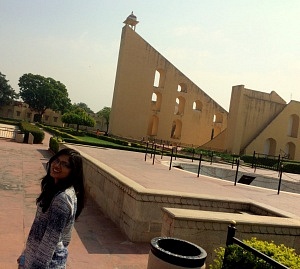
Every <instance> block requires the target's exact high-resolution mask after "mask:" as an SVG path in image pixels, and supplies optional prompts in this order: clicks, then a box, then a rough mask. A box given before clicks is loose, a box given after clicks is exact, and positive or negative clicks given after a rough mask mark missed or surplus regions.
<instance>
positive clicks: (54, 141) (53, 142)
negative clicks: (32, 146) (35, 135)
mask: <svg viewBox="0 0 300 269" xmlns="http://www.w3.org/2000/svg"><path fill="white" fill-rule="evenodd" d="M59 142H60V139H59V138H58V137H51V138H50V141H49V148H50V149H51V150H52V151H53V152H54V153H57V152H58V151H59Z"/></svg>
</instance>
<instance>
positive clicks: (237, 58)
mask: <svg viewBox="0 0 300 269" xmlns="http://www.w3.org/2000/svg"><path fill="white" fill-rule="evenodd" d="M132 11H133V13H134V15H136V16H137V20H138V21H139V24H137V26H136V32H137V33H138V34H139V35H140V36H141V37H142V38H143V39H145V40H146V41H147V42H148V43H149V44H150V45H151V46H152V47H154V48H155V49H156V50H157V51H158V52H159V53H160V54H162V55H163V56H164V57H165V58H166V59H167V60H168V61H170V62H171V63H172V64H173V65H174V66H175V67H176V68H177V69H179V70H180V71H181V72H182V73H183V74H184V75H185V76H187V77H188V78H189V79H190V80H191V81H193V82H194V83H195V84H196V85H197V86H198V87H200V88H201V89H202V90H203V91H204V92H206V93H207V94H208V95H209V96H210V97H211V98H213V99H214V100H215V101H216V102H217V103H218V104H219V105H221V106H222V107H223V108H224V109H226V110H227V111H229V104H230V97H231V89H232V86H234V85H245V88H247V89H252V90H256V91H262V92H267V93H270V92H271V91H275V92H277V93H278V94H279V95H280V96H281V97H282V98H283V99H284V100H285V101H286V102H287V103H288V102H289V101H290V100H296V101H300V91H299V89H298V87H299V86H298V84H299V82H300V19H299V18H300V1H299V0H226V1H224V0H184V1H183V0H151V1H150V0H149V1H148V0H114V1H113V0H85V1H83V0H81V1H80V0H48V1H45V0H26V1H25V0H0V72H1V73H2V74H4V75H6V79H7V80H9V84H10V85H11V86H12V87H13V89H14V90H15V91H16V92H19V87H18V82H19V78H20V77H21V76H22V75H23V74H27V73H32V74H38V75H42V76H44V77H51V78H53V79H55V80H57V81H60V82H61V83H63V84H64V85H66V88H67V90H68V93H69V97H70V99H71V102H72V103H80V102H82V103H85V104H87V105H88V107H90V108H91V109H92V110H93V111H94V112H98V111H99V110H101V109H102V108H103V107H105V106H109V107H110V106H111V103H112V97H113V90H114V83H115V75H116V68H117V61H118V53H119V45H120V37H121V31H122V27H123V26H124V24H123V21H124V20H125V19H126V18H127V16H128V15H130V14H131V12H132Z"/></svg>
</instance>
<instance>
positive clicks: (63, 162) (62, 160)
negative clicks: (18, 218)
mask: <svg viewBox="0 0 300 269" xmlns="http://www.w3.org/2000/svg"><path fill="white" fill-rule="evenodd" d="M70 173H71V166H70V161H69V156H68V155H61V156H59V157H58V158H57V159H55V160H54V161H53V162H52V163H51V166H50V176H51V177H53V178H54V182H55V183H57V182H58V181H59V180H61V179H65V178H67V177H68V176H69V174H70Z"/></svg>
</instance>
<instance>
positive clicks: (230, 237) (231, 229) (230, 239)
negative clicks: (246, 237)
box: [222, 222, 289, 269]
mask: <svg viewBox="0 0 300 269" xmlns="http://www.w3.org/2000/svg"><path fill="white" fill-rule="evenodd" d="M235 231H236V227H235V222H233V223H232V224H231V225H229V226H228V232H227V240H226V248H225V254H224V259H223V265H222V269H226V268H229V264H228V261H227V255H228V254H229V253H228V246H230V245H233V244H236V245H238V246H240V247H241V248H243V249H244V250H246V251H248V252H251V253H252V254H253V255H254V256H255V257H256V258H259V259H262V260H264V261H265V262H267V263H268V264H270V265H271V266H272V267H273V268H274V269H289V267H286V266H285V265H283V264H281V263H279V262H277V261H275V260H274V259H272V258H271V257H269V256H267V255H266V254H264V253H262V252H260V251H258V250H257V249H255V248H253V247H250V246H249V245H247V244H245V243H244V242H243V241H241V240H240V239H238V238H236V237H235Z"/></svg>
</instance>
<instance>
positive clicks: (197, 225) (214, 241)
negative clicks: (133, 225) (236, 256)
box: [162, 208, 300, 264]
mask: <svg viewBox="0 0 300 269" xmlns="http://www.w3.org/2000/svg"><path fill="white" fill-rule="evenodd" d="M163 212H164V215H163V226H162V236H170V237H177V238H181V239H184V240H187V241H190V242H192V243H194V244H197V245H199V246H201V247H202V248H204V249H205V250H206V252H207V263H208V264H210V263H211V262H212V261H213V259H214V258H215V253H214V250H215V249H216V248H218V247H220V246H224V247H225V243H226V237H227V230H228V225H229V223H230V222H231V221H232V220H234V221H236V223H237V225H236V227H237V231H236V237H237V238H239V239H241V240H243V239H250V238H251V237H257V238H258V239H259V240H266V241H269V242H270V241H271V240H273V241H274V243H276V244H284V245H286V246H289V247H291V248H294V249H296V250H299V249H300V238H299V234H300V221H299V220H296V219H292V218H283V217H266V216H257V215H249V214H234V213H222V212H207V211H201V210H184V209H177V208H164V209H163Z"/></svg>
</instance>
